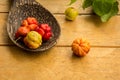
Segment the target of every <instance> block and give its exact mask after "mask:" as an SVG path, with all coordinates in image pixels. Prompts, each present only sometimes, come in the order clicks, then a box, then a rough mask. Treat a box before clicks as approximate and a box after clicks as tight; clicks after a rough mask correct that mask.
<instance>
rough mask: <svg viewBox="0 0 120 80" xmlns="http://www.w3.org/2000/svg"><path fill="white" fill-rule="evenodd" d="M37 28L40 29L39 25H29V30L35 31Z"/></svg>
mask: <svg viewBox="0 0 120 80" xmlns="http://www.w3.org/2000/svg"><path fill="white" fill-rule="evenodd" d="M37 27H38V25H37V24H30V25H28V28H29V29H30V30H31V31H33V30H35V29H36V28H37Z"/></svg>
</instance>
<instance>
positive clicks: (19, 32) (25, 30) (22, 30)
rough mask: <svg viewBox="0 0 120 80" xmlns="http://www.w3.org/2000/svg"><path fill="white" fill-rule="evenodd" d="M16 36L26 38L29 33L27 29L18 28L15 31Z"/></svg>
mask: <svg viewBox="0 0 120 80" xmlns="http://www.w3.org/2000/svg"><path fill="white" fill-rule="evenodd" d="M17 32H18V34H19V35H21V36H26V35H27V33H28V32H30V29H29V28H27V27H19V28H18V30H17Z"/></svg>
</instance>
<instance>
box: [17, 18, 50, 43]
mask: <svg viewBox="0 0 120 80" xmlns="http://www.w3.org/2000/svg"><path fill="white" fill-rule="evenodd" d="M30 31H36V32H38V33H39V34H40V35H41V36H42V40H43V41H47V40H49V39H50V38H51V37H52V31H51V27H50V26H49V25H48V24H44V23H42V24H39V23H38V21H37V19H36V18H34V17H28V18H27V19H25V20H23V21H22V23H21V26H20V27H19V28H18V30H17V32H16V33H15V38H16V39H18V38H19V37H25V36H26V35H27V34H28V33H29V32H30Z"/></svg>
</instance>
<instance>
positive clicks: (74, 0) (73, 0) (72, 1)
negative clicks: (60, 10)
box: [69, 0, 77, 5]
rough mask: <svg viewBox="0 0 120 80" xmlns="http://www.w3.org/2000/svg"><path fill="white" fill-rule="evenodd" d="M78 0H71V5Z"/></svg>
mask: <svg viewBox="0 0 120 80" xmlns="http://www.w3.org/2000/svg"><path fill="white" fill-rule="evenodd" d="M76 1H77V0H71V2H70V4H69V5H71V4H73V3H75V2H76Z"/></svg>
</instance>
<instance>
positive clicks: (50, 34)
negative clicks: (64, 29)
mask: <svg viewBox="0 0 120 80" xmlns="http://www.w3.org/2000/svg"><path fill="white" fill-rule="evenodd" d="M51 36H52V33H51V32H47V33H45V34H44V36H43V40H44V41H47V40H49V39H50V37H51Z"/></svg>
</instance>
